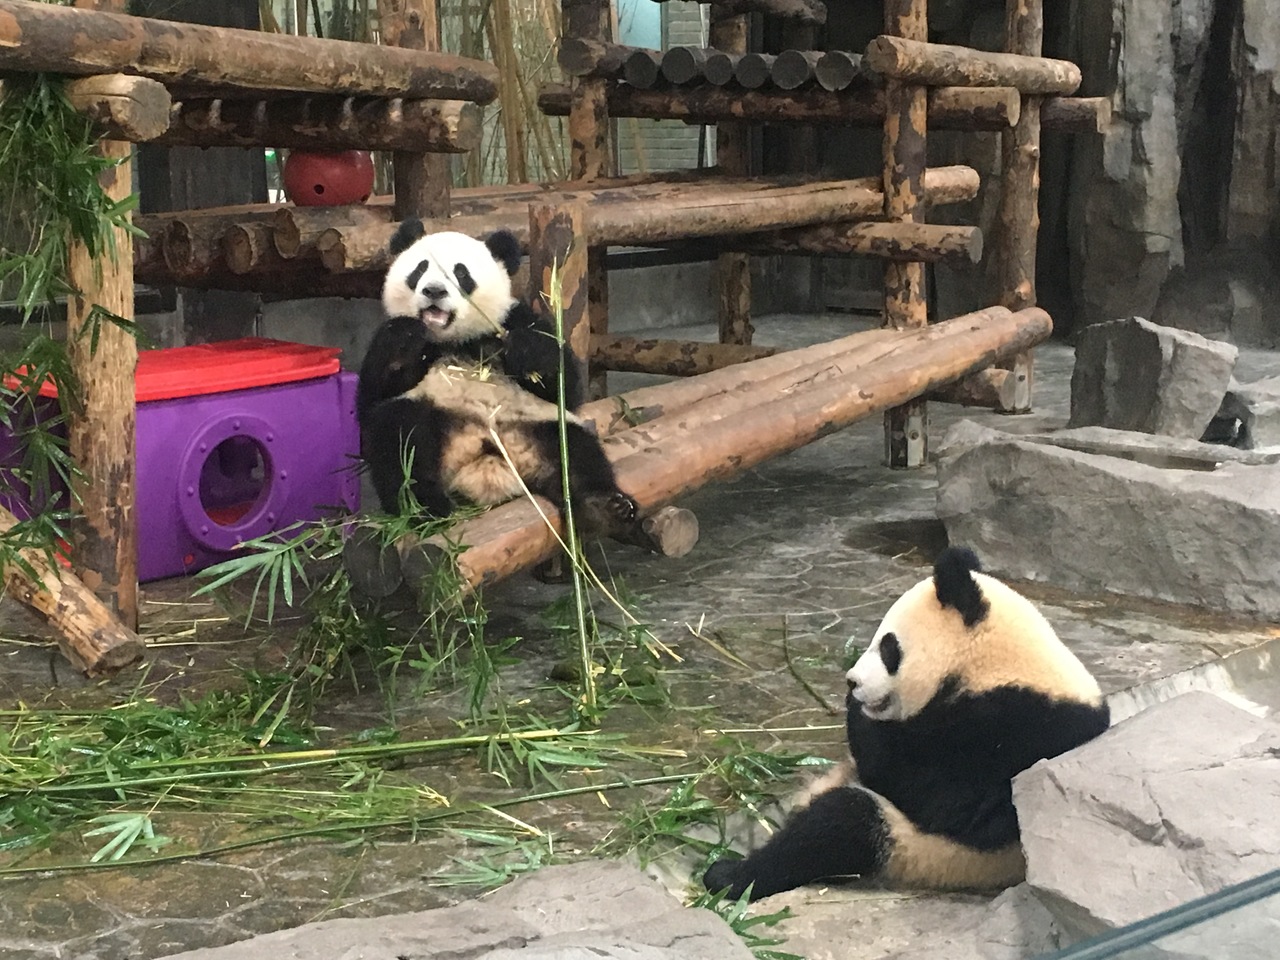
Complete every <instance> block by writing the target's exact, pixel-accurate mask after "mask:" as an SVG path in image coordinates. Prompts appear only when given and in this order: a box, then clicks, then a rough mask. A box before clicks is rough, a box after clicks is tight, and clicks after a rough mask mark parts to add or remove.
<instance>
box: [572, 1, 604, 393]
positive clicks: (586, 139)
mask: <svg viewBox="0 0 1280 960" xmlns="http://www.w3.org/2000/svg"><path fill="white" fill-rule="evenodd" d="M562 9H563V12H564V21H563V25H562V32H563V35H564V36H565V37H573V38H575V39H580V40H595V41H598V42H601V43H611V42H612V41H613V8H612V4H611V2H610V0H563V3H562ZM569 144H570V146H569V176H570V177H571V178H572V179H574V180H599V179H600V178H601V177H607V176H608V175H609V173H610V172H611V171H610V163H609V81H608V80H605V79H602V78H599V77H575V78H574V79H573V83H572V85H571V87H570V102H569ZM607 252H608V251H607V249H606V248H604V247H597V248H593V249H591V250H589V251H588V252H587V298H588V303H587V312H588V316H589V318H590V327H591V330H590V332H591V333H597V334H605V333H608V332H609V272H608V269H607V268H606V266H605V254H606V253H607ZM587 392H588V395H589V396H592V397H603V396H605V395H606V394H607V393H608V383H607V381H606V378H605V373H604V371H603V370H600V371H592V370H590V369H588V381H587Z"/></svg>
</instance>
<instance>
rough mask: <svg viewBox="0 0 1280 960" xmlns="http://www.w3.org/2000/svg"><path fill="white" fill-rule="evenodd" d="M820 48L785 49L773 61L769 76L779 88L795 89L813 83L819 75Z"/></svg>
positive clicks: (821, 55)
mask: <svg viewBox="0 0 1280 960" xmlns="http://www.w3.org/2000/svg"><path fill="white" fill-rule="evenodd" d="M822 57H823V54H822V52H821V51H820V50H783V51H782V52H781V53H780V54H778V56H777V59H775V60H774V61H773V69H772V70H771V71H770V72H769V77H770V79H771V80H772V81H773V85H774V86H775V87H777V88H778V89H779V90H795V89H797V88H798V87H803V86H804V85H805V84H806V83H812V82H813V81H814V80H815V79H816V78H817V75H818V63H819V62H820V61H821V60H822Z"/></svg>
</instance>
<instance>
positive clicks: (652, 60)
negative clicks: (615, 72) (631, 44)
mask: <svg viewBox="0 0 1280 960" xmlns="http://www.w3.org/2000/svg"><path fill="white" fill-rule="evenodd" d="M622 79H623V80H625V81H627V83H629V84H631V85H632V86H633V87H636V88H638V89H641V90H648V89H649V88H650V87H654V86H657V85H658V82H659V81H660V80H661V79H662V54H661V53H659V52H658V51H657V50H636V51H634V52H633V53H631V54H630V55H629V56H628V57H627V59H626V61H625V62H624V63H623V64H622Z"/></svg>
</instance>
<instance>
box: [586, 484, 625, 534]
mask: <svg viewBox="0 0 1280 960" xmlns="http://www.w3.org/2000/svg"><path fill="white" fill-rule="evenodd" d="M639 516H640V506H639V504H637V503H636V502H635V501H634V500H633V499H631V497H629V496H627V495H626V494H625V493H623V492H622V491H621V490H615V491H612V492H609V493H594V494H588V495H586V496H584V497H583V498H582V499H581V501H580V503H579V513H578V519H579V526H580V527H581V529H582V531H583V532H584V534H586V535H589V536H618V535H619V534H622V533H625V532H626V531H628V530H630V529H631V528H632V527H633V526H634V525H635V523H636V520H637V518H638V517H639Z"/></svg>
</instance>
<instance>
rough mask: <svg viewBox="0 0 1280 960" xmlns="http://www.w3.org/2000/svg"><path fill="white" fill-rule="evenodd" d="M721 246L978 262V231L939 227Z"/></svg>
mask: <svg viewBox="0 0 1280 960" xmlns="http://www.w3.org/2000/svg"><path fill="white" fill-rule="evenodd" d="M713 242H714V241H713ZM723 246H727V247H730V248H732V249H735V250H744V251H746V252H748V253H805V254H818V255H827V256H847V255H848V254H859V255H861V256H866V257H879V258H881V259H883V260H899V261H902V262H905V263H949V264H952V265H954V266H972V265H973V264H975V263H979V262H980V261H981V260H982V231H981V230H979V229H978V228H977V227H970V226H961V225H951V224H941V223H853V224H845V223H836V224H822V225H820V226H815V227H797V228H795V229H792V230H773V231H763V232H760V233H749V234H742V235H739V236H735V237H729V238H728V239H726V240H725V241H724V242H723Z"/></svg>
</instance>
